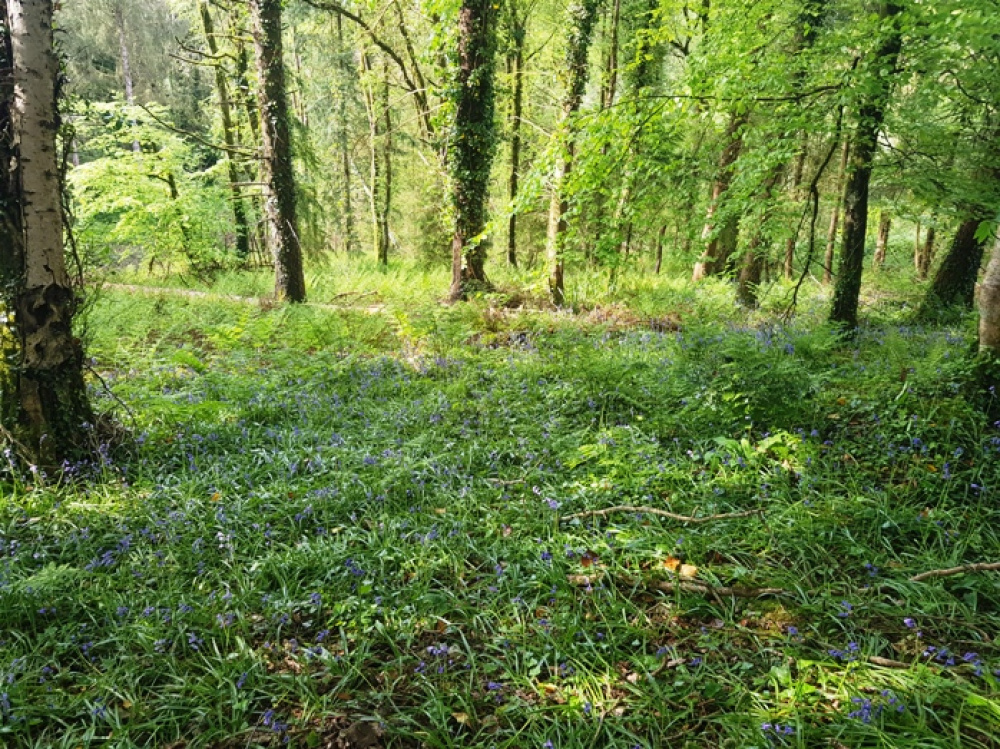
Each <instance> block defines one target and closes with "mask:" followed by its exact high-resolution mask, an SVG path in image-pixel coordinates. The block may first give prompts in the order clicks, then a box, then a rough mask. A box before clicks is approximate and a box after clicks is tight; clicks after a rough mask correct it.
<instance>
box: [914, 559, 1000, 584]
mask: <svg viewBox="0 0 1000 749" xmlns="http://www.w3.org/2000/svg"><path fill="white" fill-rule="evenodd" d="M997 570H1000V562H976V563H975V564H964V565H962V566H961V567H948V568H946V569H940V570H928V571H927V572H921V573H920V574H919V575H914V576H913V577H911V578H910V582H911V583H922V582H923V581H924V580H931V579H933V578H935V577H951V576H952V575H961V574H962V573H964V572H993V571H997Z"/></svg>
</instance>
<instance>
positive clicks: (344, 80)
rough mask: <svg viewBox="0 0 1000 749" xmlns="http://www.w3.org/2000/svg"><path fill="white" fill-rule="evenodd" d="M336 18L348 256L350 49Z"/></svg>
mask: <svg viewBox="0 0 1000 749" xmlns="http://www.w3.org/2000/svg"><path fill="white" fill-rule="evenodd" d="M336 18H337V49H338V52H339V53H340V65H339V66H338V69H339V71H340V91H339V92H338V94H339V95H338V97H337V118H338V120H339V123H338V125H337V145H338V147H339V148H340V170H341V179H343V181H344V184H343V186H342V189H343V201H344V205H343V216H344V251H345V252H346V253H347V254H348V255H353V254H354V253H355V252H357V237H356V236H355V232H354V205H353V203H352V201H351V148H350V142H349V137H348V136H349V126H348V122H347V96H348V91H349V90H350V85H349V83H350V79H351V68H350V63H349V62H348V59H349V56H350V54H351V51H350V48H349V47H348V46H347V45H345V44H344V23H343V18H342V17H341V15H340V14H339V13H337V14H336Z"/></svg>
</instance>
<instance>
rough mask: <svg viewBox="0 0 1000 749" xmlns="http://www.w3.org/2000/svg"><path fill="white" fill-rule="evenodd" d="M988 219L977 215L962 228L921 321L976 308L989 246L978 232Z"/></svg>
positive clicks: (934, 282)
mask: <svg viewBox="0 0 1000 749" xmlns="http://www.w3.org/2000/svg"><path fill="white" fill-rule="evenodd" d="M985 218H986V217H985V215H980V214H977V215H974V216H971V217H967V218H966V219H965V220H964V221H962V223H961V224H960V225H959V227H958V230H957V231H956V232H955V237H954V239H953V240H952V242H951V246H950V247H949V248H948V253H947V254H946V255H945V256H944V259H943V260H942V261H941V265H939V266H938V269H937V273H935V274H934V279H933V280H932V281H931V285H930V287H929V288H928V289H927V294H926V296H924V301H923V302H922V304H921V305H920V310H919V312H918V316H919V317H922V318H924V319H927V318H931V317H934V316H935V315H936V314H938V313H939V312H941V311H943V310H944V309H946V308H948V307H964V308H966V309H971V308H972V303H973V301H974V299H975V293H976V278H977V277H978V276H979V266H980V265H982V262H983V250H984V245H985V242H984V240H982V239H977V238H976V232H977V231H979V225H980V224H981V223H982V222H983V220H985Z"/></svg>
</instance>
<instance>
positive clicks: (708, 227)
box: [691, 114, 749, 281]
mask: <svg viewBox="0 0 1000 749" xmlns="http://www.w3.org/2000/svg"><path fill="white" fill-rule="evenodd" d="M748 119H749V118H748V116H747V115H745V114H743V115H739V116H737V115H733V116H732V117H730V119H729V126H728V127H727V128H726V135H725V140H726V145H725V148H723V149H722V154H721V155H720V156H719V169H718V172H717V174H716V177H715V181H714V182H713V183H712V200H711V202H710V203H709V206H708V216H707V217H706V220H705V228H704V230H703V231H702V234H701V238H702V241H707V245H706V247H705V252H704V253H703V254H702V256H701V257H700V258H699V259H698V262H697V263H695V266H694V273H693V274H692V276H691V280H693V281H700V280H701V279H703V278H705V277H706V276H715V275H718V274H720V273H722V272H723V271H724V270H725V269H726V264H727V263H728V262H729V258H730V256H731V255H732V254H733V252H735V250H736V245H737V242H738V241H739V216H737V215H736V214H735V213H733V214H732V215H730V216H727V217H726V219H725V223H724V224H723V225H722V228H721V229H717V228H716V223H715V220H716V215H717V214H718V211H719V206H720V204H721V202H722V199H723V196H724V195H725V192H726V190H728V189H729V183H730V182H731V181H732V179H733V168H734V166H735V164H736V161H737V159H739V157H740V152H741V151H742V150H743V134H742V133H741V130H742V129H743V126H744V125H746V123H747V120H748Z"/></svg>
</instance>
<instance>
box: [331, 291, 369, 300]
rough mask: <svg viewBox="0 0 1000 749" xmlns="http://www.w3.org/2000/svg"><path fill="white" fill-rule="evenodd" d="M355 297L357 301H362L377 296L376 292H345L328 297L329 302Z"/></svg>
mask: <svg viewBox="0 0 1000 749" xmlns="http://www.w3.org/2000/svg"><path fill="white" fill-rule="evenodd" d="M349 296H356V297H357V298H358V299H364V298H365V297H366V296H378V292H377V291H345V292H342V293H340V294H334V295H333V296H332V297H330V300H331V301H332V300H334V299H343V298H344V297H349Z"/></svg>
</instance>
